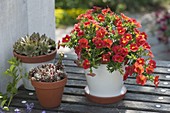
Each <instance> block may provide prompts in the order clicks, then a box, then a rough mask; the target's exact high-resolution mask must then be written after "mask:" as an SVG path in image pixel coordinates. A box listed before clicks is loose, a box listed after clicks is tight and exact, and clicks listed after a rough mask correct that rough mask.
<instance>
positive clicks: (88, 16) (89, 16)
mask: <svg viewBox="0 0 170 113" xmlns="http://www.w3.org/2000/svg"><path fill="white" fill-rule="evenodd" d="M83 16H84V18H87V19H89V20H93V17H92V16H91V14H84V15H83Z"/></svg>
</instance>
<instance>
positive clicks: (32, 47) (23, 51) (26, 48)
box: [13, 33, 56, 57]
mask: <svg viewBox="0 0 170 113" xmlns="http://www.w3.org/2000/svg"><path fill="white" fill-rule="evenodd" d="M13 48H14V51H15V52H16V53H18V54H20V55H24V56H30V57H33V56H40V55H46V54H48V53H51V52H52V51H54V50H55V49H56V43H55V41H54V40H53V39H51V38H48V37H47V36H46V35H45V34H44V35H42V36H40V34H39V33H33V34H32V35H31V36H29V35H26V36H25V37H21V38H19V39H18V40H17V41H16V42H15V44H14V46H13Z"/></svg>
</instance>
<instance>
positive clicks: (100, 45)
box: [94, 39, 105, 49]
mask: <svg viewBox="0 0 170 113" xmlns="http://www.w3.org/2000/svg"><path fill="white" fill-rule="evenodd" d="M94 44H95V46H96V48H98V49H100V48H103V47H104V46H105V45H104V41H103V40H101V39H98V40H95V41H94Z"/></svg>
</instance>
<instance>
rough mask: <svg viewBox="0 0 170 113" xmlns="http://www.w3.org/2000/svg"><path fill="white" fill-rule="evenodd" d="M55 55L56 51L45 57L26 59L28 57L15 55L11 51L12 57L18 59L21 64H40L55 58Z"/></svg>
mask: <svg viewBox="0 0 170 113" xmlns="http://www.w3.org/2000/svg"><path fill="white" fill-rule="evenodd" d="M56 53H57V49H56V50H54V51H53V52H51V53H49V54H47V55H41V56H34V57H28V56H23V55H20V54H17V53H16V52H15V51H13V54H14V56H15V57H17V58H18V59H20V60H21V62H23V63H41V62H46V61H50V60H52V59H54V58H55V56H56Z"/></svg>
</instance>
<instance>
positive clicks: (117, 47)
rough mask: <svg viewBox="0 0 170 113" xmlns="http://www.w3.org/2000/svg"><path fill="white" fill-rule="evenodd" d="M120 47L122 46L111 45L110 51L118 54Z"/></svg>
mask: <svg viewBox="0 0 170 113" xmlns="http://www.w3.org/2000/svg"><path fill="white" fill-rule="evenodd" d="M121 48H122V46H120V45H116V46H113V47H112V51H113V52H114V53H115V54H118V53H120V51H121Z"/></svg>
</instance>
